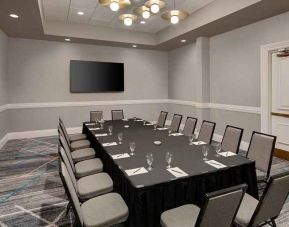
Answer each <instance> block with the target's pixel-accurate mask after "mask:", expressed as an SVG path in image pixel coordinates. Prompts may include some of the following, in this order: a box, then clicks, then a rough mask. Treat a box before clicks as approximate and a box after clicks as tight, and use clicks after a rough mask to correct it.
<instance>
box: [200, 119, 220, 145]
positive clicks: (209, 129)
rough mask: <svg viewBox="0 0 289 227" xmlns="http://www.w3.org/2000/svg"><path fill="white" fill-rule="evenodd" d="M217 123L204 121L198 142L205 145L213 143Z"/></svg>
mask: <svg viewBox="0 0 289 227" xmlns="http://www.w3.org/2000/svg"><path fill="white" fill-rule="evenodd" d="M215 127H216V123H215V122H211V121H203V123H202V126H201V128H200V132H199V136H198V140H200V141H203V142H205V143H211V142H212V138H213V135H214V131H215Z"/></svg>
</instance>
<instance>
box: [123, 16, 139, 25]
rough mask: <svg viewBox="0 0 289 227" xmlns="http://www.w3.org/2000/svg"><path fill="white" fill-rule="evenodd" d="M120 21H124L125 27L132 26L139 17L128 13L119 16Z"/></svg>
mask: <svg viewBox="0 0 289 227" xmlns="http://www.w3.org/2000/svg"><path fill="white" fill-rule="evenodd" d="M119 19H120V20H121V21H123V23H124V25H125V26H131V25H132V24H133V22H134V21H136V19H137V16H136V15H134V14H129V13H126V14H121V15H120V16H119Z"/></svg>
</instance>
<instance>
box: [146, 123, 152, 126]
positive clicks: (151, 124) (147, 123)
mask: <svg viewBox="0 0 289 227" xmlns="http://www.w3.org/2000/svg"><path fill="white" fill-rule="evenodd" d="M145 125H147V126H148V125H154V124H153V123H146V124H145Z"/></svg>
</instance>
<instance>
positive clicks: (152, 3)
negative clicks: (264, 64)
mask: <svg viewBox="0 0 289 227" xmlns="http://www.w3.org/2000/svg"><path fill="white" fill-rule="evenodd" d="M145 6H146V7H148V8H149V9H150V10H151V12H152V13H153V14H157V13H158V12H159V11H160V10H161V9H162V8H164V7H165V2H164V1H162V0H149V1H147V2H146V3H145Z"/></svg>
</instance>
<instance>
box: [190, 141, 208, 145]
mask: <svg viewBox="0 0 289 227" xmlns="http://www.w3.org/2000/svg"><path fill="white" fill-rule="evenodd" d="M193 144H194V145H204V144H207V143H205V142H203V141H197V142H193Z"/></svg>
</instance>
